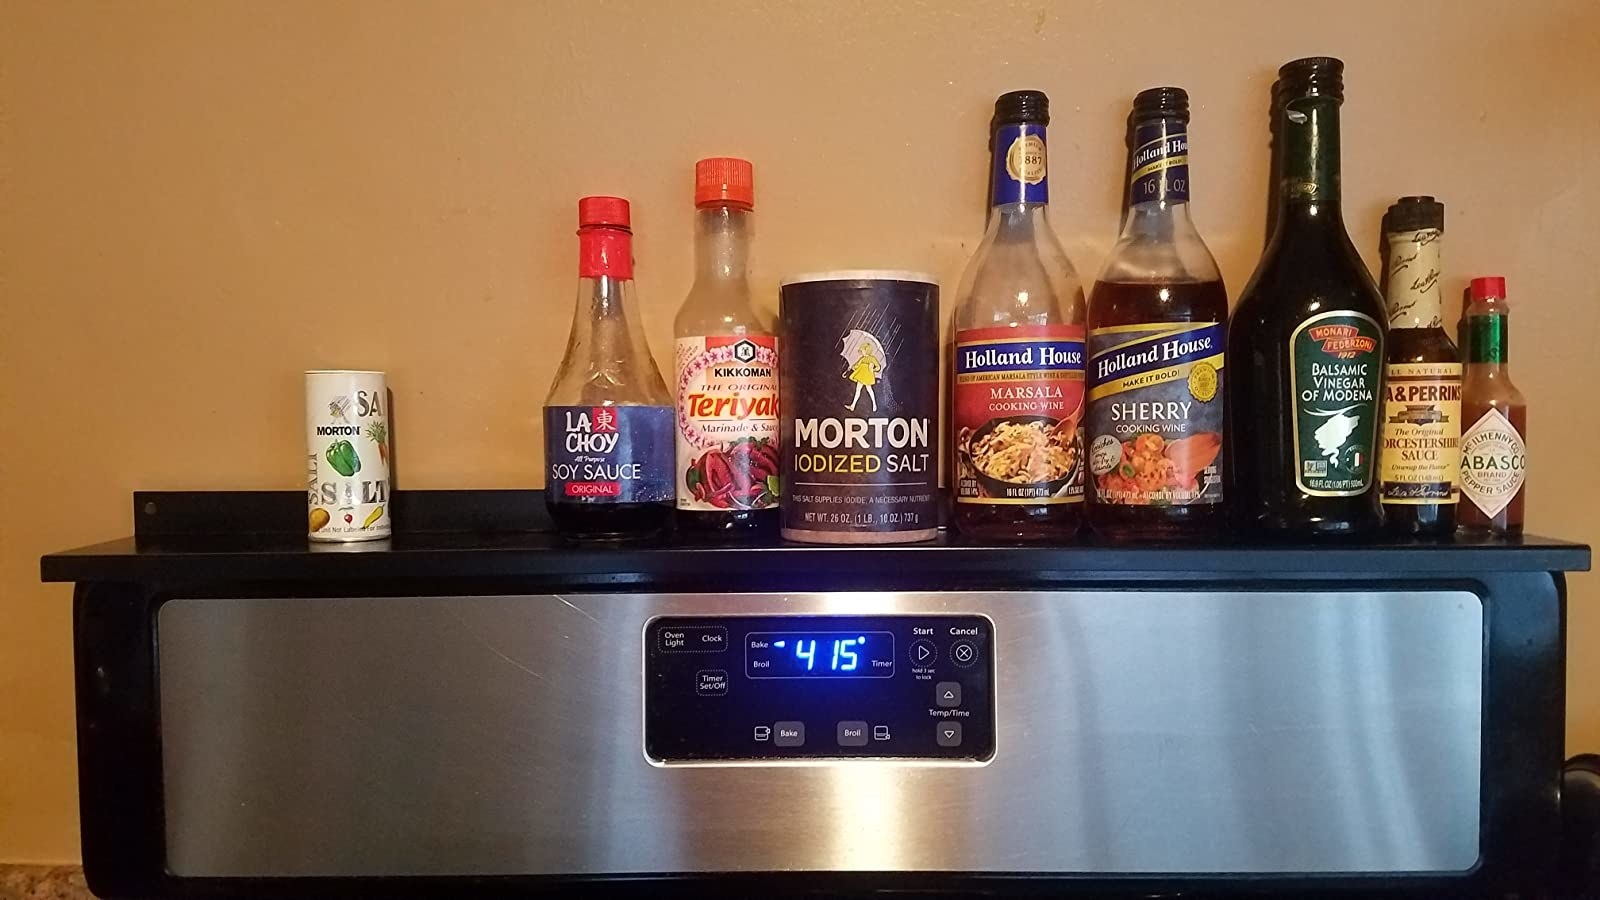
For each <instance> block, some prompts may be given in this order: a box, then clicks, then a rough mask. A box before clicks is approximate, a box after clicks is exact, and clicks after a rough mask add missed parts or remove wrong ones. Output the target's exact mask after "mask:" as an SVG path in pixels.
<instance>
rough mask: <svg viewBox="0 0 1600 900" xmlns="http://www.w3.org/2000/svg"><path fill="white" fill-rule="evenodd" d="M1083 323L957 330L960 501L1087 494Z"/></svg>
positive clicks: (1079, 498)
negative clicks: (1084, 471) (1084, 485)
mask: <svg viewBox="0 0 1600 900" xmlns="http://www.w3.org/2000/svg"><path fill="white" fill-rule="evenodd" d="M1083 362H1084V346H1083V326H1082V325H1031V326H1024V327H1020V328H1007V327H1000V328H973V329H969V330H966V331H958V332H956V360H955V385H954V387H953V388H952V391H953V393H954V397H953V398H952V400H953V406H954V410H955V434H956V457H957V462H956V466H957V469H956V502H957V503H1001V504H1006V503H1009V504H1028V505H1037V504H1041V503H1081V502H1083V431H1082V428H1081V425H1082V418H1083V402H1084V367H1083Z"/></svg>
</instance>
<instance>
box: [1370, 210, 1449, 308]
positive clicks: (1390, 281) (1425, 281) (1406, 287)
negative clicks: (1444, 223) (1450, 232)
mask: <svg viewBox="0 0 1600 900" xmlns="http://www.w3.org/2000/svg"><path fill="white" fill-rule="evenodd" d="M1443 236H1444V232H1442V231H1440V230H1439V229H1437V228H1422V229H1418V230H1416V231H1399V232H1394V231H1392V232H1389V233H1388V234H1387V235H1385V236H1384V238H1385V241H1386V242H1387V244H1388V250H1389V263H1388V266H1387V271H1386V272H1385V273H1384V284H1385V293H1386V294H1387V297H1386V298H1385V299H1386V300H1387V301H1388V305H1389V327H1390V328H1439V327H1442V326H1443V325H1444V295H1443V291H1442V290H1441V289H1440V278H1439V272H1440V268H1439V250H1440V246H1441V244H1442V243H1443V241H1441V240H1440V239H1441V238H1442V237H1443Z"/></svg>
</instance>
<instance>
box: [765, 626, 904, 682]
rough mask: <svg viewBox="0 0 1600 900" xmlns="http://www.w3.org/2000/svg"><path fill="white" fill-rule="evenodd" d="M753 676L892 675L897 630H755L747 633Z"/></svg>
mask: <svg viewBox="0 0 1600 900" xmlns="http://www.w3.org/2000/svg"><path fill="white" fill-rule="evenodd" d="M744 670H745V674H746V675H748V676H749V677H751V678H888V677H890V676H892V675H893V674H894V634H892V633H891V632H887V631H752V632H750V633H749V634H748V635H746V636H745V650H744Z"/></svg>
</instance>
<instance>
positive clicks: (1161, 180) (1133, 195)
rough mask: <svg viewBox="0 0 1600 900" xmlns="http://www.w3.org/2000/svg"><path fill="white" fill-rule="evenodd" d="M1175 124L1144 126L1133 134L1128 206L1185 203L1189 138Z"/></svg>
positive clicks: (1187, 180) (1162, 122) (1157, 122)
mask: <svg viewBox="0 0 1600 900" xmlns="http://www.w3.org/2000/svg"><path fill="white" fill-rule="evenodd" d="M1182 127H1183V126H1182V125H1180V124H1179V123H1178V122H1176V121H1172V122H1168V121H1156V122H1147V123H1145V124H1143V125H1140V126H1139V127H1138V128H1135V129H1134V131H1133V156H1132V157H1131V160H1130V163H1129V168H1130V170H1131V171H1130V172H1129V174H1128V202H1129V203H1149V202H1151V201H1155V200H1161V201H1165V202H1167V203H1188V202H1189V135H1188V134H1187V133H1186V132H1182V131H1179V132H1172V131H1169V129H1170V128H1182Z"/></svg>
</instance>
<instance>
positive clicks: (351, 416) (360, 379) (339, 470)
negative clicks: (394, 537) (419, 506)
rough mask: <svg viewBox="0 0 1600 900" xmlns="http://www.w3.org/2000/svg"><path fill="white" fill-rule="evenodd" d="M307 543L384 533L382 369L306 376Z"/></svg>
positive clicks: (386, 500) (386, 432) (386, 522)
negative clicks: (308, 535) (308, 537)
mask: <svg viewBox="0 0 1600 900" xmlns="http://www.w3.org/2000/svg"><path fill="white" fill-rule="evenodd" d="M306 454H307V459H306V482H307V484H306V503H307V506H308V507H309V510H308V514H309V516H310V527H311V532H310V537H311V539H312V540H313V541H331V542H340V541H370V540H375V539H377V538H386V537H388V536H389V392H388V388H387V386H386V384H385V381H384V377H383V373H382V372H350V371H319V372H307V373H306Z"/></svg>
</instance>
